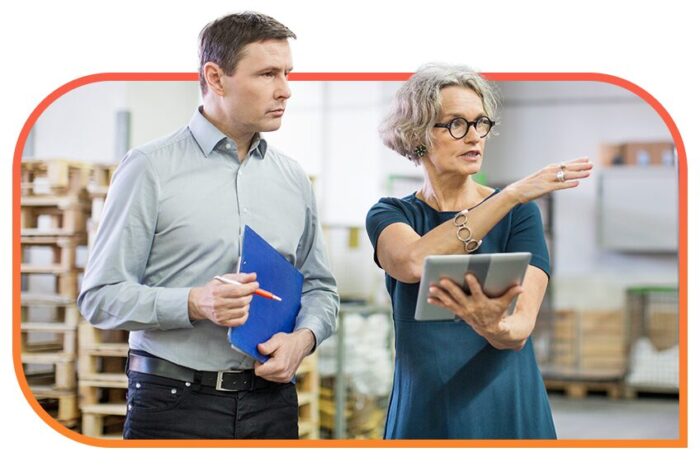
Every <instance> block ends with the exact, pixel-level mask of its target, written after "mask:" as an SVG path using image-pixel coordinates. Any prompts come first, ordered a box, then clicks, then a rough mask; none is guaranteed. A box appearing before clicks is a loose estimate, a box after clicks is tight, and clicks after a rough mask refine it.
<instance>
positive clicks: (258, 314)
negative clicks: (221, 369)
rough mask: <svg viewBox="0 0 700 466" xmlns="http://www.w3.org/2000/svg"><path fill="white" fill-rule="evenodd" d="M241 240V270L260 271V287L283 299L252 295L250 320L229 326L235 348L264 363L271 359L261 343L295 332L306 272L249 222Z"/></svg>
mask: <svg viewBox="0 0 700 466" xmlns="http://www.w3.org/2000/svg"><path fill="white" fill-rule="evenodd" d="M241 242H242V246H241V258H240V261H239V264H238V271H239V272H240V273H252V272H255V273H257V275H258V278H257V281H258V283H259V284H260V288H262V289H264V290H267V291H269V292H270V293H272V294H276V295H277V296H279V297H280V298H282V301H275V300H272V299H266V298H263V297H261V296H258V295H253V300H252V301H251V303H250V311H249V312H250V313H249V315H248V320H247V321H246V323H245V324H243V325H241V326H240V327H233V328H231V329H229V332H228V339H229V342H230V343H231V346H232V347H233V348H235V349H237V350H239V351H242V352H244V353H245V354H247V355H248V356H250V357H251V358H254V359H257V360H258V361H260V362H265V361H267V360H268V359H269V358H268V357H267V356H265V355H262V354H260V352H259V351H258V344H259V343H264V342H266V341H267V340H269V339H270V338H271V337H272V336H273V335H274V334H275V333H279V332H284V333H291V332H292V331H294V324H295V323H296V319H297V315H298V314H299V309H301V288H302V285H303V283H304V275H302V273H301V272H300V271H299V270H297V269H296V268H295V267H294V266H293V265H292V264H290V263H289V262H288V261H287V259H285V257H284V256H283V255H282V254H280V253H279V252H278V251H277V250H276V249H275V248H273V247H272V246H271V245H270V244H269V243H268V242H267V241H265V239H263V238H262V237H261V236H260V235H258V234H257V233H256V232H255V231H254V230H253V229H252V228H250V227H249V226H247V225H246V226H245V228H244V230H243V237H242V238H241Z"/></svg>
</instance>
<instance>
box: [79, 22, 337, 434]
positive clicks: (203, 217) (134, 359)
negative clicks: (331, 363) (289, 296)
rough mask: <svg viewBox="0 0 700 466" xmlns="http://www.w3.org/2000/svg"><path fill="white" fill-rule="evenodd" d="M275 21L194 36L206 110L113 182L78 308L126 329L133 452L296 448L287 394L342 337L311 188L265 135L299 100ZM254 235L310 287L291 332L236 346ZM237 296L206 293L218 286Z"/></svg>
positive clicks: (226, 25)
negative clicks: (140, 443) (246, 442)
mask: <svg viewBox="0 0 700 466" xmlns="http://www.w3.org/2000/svg"><path fill="white" fill-rule="evenodd" d="M290 37H291V38H296V36H295V35H294V33H293V32H292V31H290V30H289V29H287V28H286V27H285V26H283V25H282V24H280V23H279V22H278V21H276V20H275V19H273V18H270V17H268V16H265V15H261V14H256V13H242V14H233V15H229V16H225V17H222V18H220V19H218V20H216V21H214V22H212V23H210V24H209V25H207V26H206V27H205V28H204V29H203V30H202V33H201V35H200V86H201V91H202V95H203V105H202V107H200V108H199V109H197V110H196V111H195V112H194V115H193V117H192V119H191V120H190V122H189V125H188V126H187V127H185V128H182V129H181V130H179V131H177V132H176V133H174V134H172V135H170V136H167V137H165V138H163V139H160V140H157V141H155V142H152V143H149V144H146V145H144V146H142V147H139V148H136V149H133V150H132V151H130V152H129V153H128V154H127V155H126V157H125V158H124V160H122V162H121V164H120V165H119V167H118V169H117V170H116V172H115V174H114V177H113V179H112V185H111V187H110V191H109V194H108V196H107V202H106V205H105V210H104V214H103V218H102V220H101V224H100V228H99V231H98V234H97V237H96V240H95V246H94V249H93V250H92V251H91V255H90V259H89V262H88V265H87V268H86V271H85V277H84V279H83V285H82V290H81V293H80V296H79V298H78V304H79V305H80V309H81V311H82V313H83V315H84V316H85V317H86V318H87V319H88V320H89V321H90V323H92V324H93V325H95V326H97V327H100V328H109V329H126V330H130V331H131V333H130V337H129V346H130V356H129V362H128V372H127V373H128V375H129V391H128V401H127V403H128V404H127V418H126V422H125V425H124V437H125V438H298V427H297V423H298V405H297V398H296V390H295V387H294V385H293V384H292V383H290V381H291V380H292V378H293V375H294V373H295V372H296V369H297V368H298V367H299V364H300V363H301V361H302V359H303V358H304V357H305V356H306V355H308V354H310V353H311V352H312V351H313V350H314V349H315V347H316V346H317V345H318V344H319V343H320V342H321V341H323V340H324V339H325V338H327V337H328V336H329V335H330V334H331V333H332V332H333V330H334V326H335V316H336V313H337V309H338V296H337V292H336V285H335V280H334V279H333V277H332V275H331V273H330V271H329V268H328V262H327V260H326V257H325V255H324V252H323V244H322V237H321V230H320V225H319V220H318V215H317V211H316V204H315V200H314V196H313V192H312V189H311V184H310V182H309V179H308V178H307V176H306V175H305V174H304V172H303V170H302V169H301V167H300V166H299V164H298V163H297V162H295V161H294V160H292V159H290V158H287V157H286V156H284V155H282V154H281V153H279V152H278V151H277V150H275V149H274V148H272V147H270V146H268V144H267V142H266V141H265V140H264V139H263V138H262V137H261V136H260V133H261V132H265V131H274V130H276V129H278V128H279V127H280V124H281V120H282V115H283V114H284V110H285V105H286V103H287V100H288V99H289V98H290V96H291V92H290V90H289V87H288V82H287V76H288V74H289V72H290V71H291V69H292V59H291V53H290V49H289V43H288V39H289V38H290ZM244 225H250V226H251V227H252V228H253V229H254V230H255V231H256V232H257V233H259V234H260V235H261V236H262V237H263V238H265V239H266V240H267V241H268V242H269V243H271V244H272V245H273V246H274V247H275V248H276V249H277V250H278V251H279V252H280V253H282V254H283V255H284V256H285V257H286V258H287V259H288V260H289V261H290V262H292V263H293V264H294V265H295V267H297V268H298V269H299V270H301V271H302V273H303V274H304V277H305V279H304V285H303V291H302V307H301V311H300V313H299V317H298V319H297V321H296V327H295V330H294V331H293V333H291V334H284V333H279V334H276V335H274V336H273V337H272V338H271V339H270V340H268V341H266V342H264V343H262V344H261V345H259V347H258V349H259V351H260V352H261V353H263V354H265V355H269V357H270V359H269V360H268V361H267V362H266V363H264V364H259V363H257V362H255V361H254V360H253V359H251V358H249V357H248V356H246V355H244V354H243V353H240V352H238V351H236V350H234V349H232V348H231V346H230V345H229V343H228V340H227V331H228V329H229V328H231V327H238V326H240V325H242V324H243V323H245V321H246V319H247V318H248V310H249V303H250V302H251V299H252V294H253V292H254V291H255V290H256V289H257V288H258V283H257V282H256V281H255V280H256V277H255V274H234V273H231V272H232V271H234V270H236V262H237V259H238V256H239V254H240V233H241V231H242V228H243V226H244ZM224 274H228V275H225V276H226V277H228V278H230V279H233V280H235V281H238V282H239V283H241V284H240V285H233V284H225V283H221V282H219V281H217V280H213V277H214V276H216V275H224Z"/></svg>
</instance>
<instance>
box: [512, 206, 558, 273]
mask: <svg viewBox="0 0 700 466" xmlns="http://www.w3.org/2000/svg"><path fill="white" fill-rule="evenodd" d="M505 252H530V253H532V259H531V260H530V265H534V266H535V267H537V268H539V269H542V271H543V272H544V273H546V274H547V276H548V277H549V275H550V265H549V252H548V251H547V243H546V241H545V239H544V228H543V226H542V215H541V214H540V209H539V208H538V207H537V204H535V203H534V202H532V201H531V202H528V203H525V204H522V205H520V206H518V207H516V208H515V210H514V211H513V220H512V223H511V227H510V232H509V235H508V241H507V243H506V250H505Z"/></svg>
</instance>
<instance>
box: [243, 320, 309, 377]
mask: <svg viewBox="0 0 700 466" xmlns="http://www.w3.org/2000/svg"><path fill="white" fill-rule="evenodd" d="M315 343H316V337H315V336H314V334H313V332H311V330H309V329H306V328H302V329H299V330H297V331H296V332H294V333H276V334H274V335H273V336H272V338H270V339H269V340H267V341H266V342H264V343H260V344H259V345H258V351H260V353H261V354H264V355H265V356H270V359H268V360H267V361H266V362H265V364H260V363H259V362H257V361H256V363H255V375H257V376H259V377H262V378H263V379H266V380H269V381H271V382H278V383H287V382H289V381H291V380H292V378H293V377H294V374H295V373H296V371H297V369H298V368H299V365H300V364H301V361H302V359H304V357H306V356H307V355H308V354H309V353H311V350H312V349H313V347H314V344H315Z"/></svg>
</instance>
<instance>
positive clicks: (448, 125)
mask: <svg viewBox="0 0 700 466" xmlns="http://www.w3.org/2000/svg"><path fill="white" fill-rule="evenodd" d="M484 118H485V119H487V120H488V122H489V123H490V124H491V126H489V130H488V131H487V132H486V134H484V135H483V136H479V133H478V132H477V133H476V135H477V136H479V138H480V139H484V138H485V137H486V136H488V135H489V133H490V132H491V130H492V129H493V127H494V126H496V122H495V121H493V120H492V119H491V118H489V117H488V116H486V115H482V116H480V117H479V118H477V119H476V120H474V121H469V120H467V119H466V118H463V117H455V118H453V119H451V120H450V121H448V122H447V123H435V125H434V126H433V128H446V129H447V131H448V132H449V133H450V136H452V138H453V139H462V138H464V137H465V136H466V135H467V134H469V130H470V129H471V128H472V126H473V127H474V131H476V125H477V123H478V122H479V121H481V120H483V119H484ZM456 120H464V121H465V122H466V123H467V131H465V133H464V136H462V137H459V138H457V137H455V136H454V134H452V128H451V127H452V123H454V122H455V121H456Z"/></svg>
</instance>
